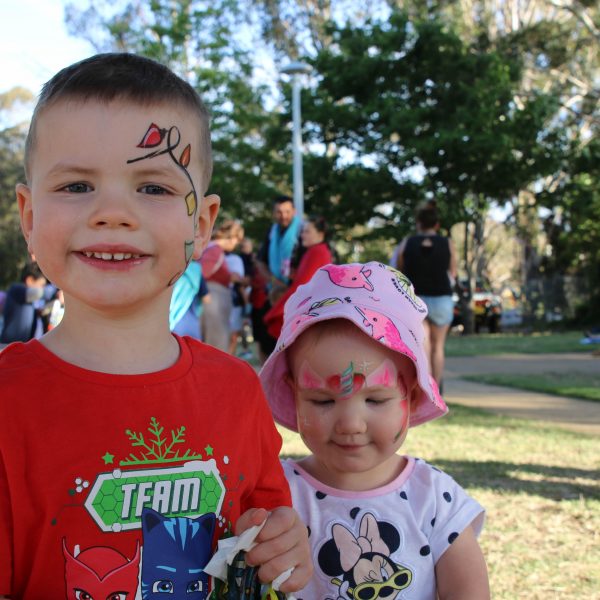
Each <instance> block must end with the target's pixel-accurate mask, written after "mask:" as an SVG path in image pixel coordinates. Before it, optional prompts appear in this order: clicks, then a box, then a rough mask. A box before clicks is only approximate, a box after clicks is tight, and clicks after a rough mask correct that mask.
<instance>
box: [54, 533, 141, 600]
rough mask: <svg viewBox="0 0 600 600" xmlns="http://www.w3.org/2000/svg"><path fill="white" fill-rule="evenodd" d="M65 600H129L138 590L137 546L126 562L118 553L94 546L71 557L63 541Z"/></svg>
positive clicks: (77, 551)
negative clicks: (133, 554)
mask: <svg viewBox="0 0 600 600" xmlns="http://www.w3.org/2000/svg"><path fill="white" fill-rule="evenodd" d="M63 554H64V556H65V582H66V584H67V600H133V598H135V594H136V590H137V587H138V571H139V566H140V546H139V544H137V546H136V549H135V556H134V557H133V558H132V559H131V560H128V559H127V558H126V557H125V556H123V555H122V554H121V553H120V552H117V551H116V550H114V549H113V548H107V547H105V546H95V547H92V548H87V549H85V550H84V551H83V552H79V547H78V546H75V549H74V551H73V554H71V553H70V552H69V550H68V549H67V543H66V541H65V540H64V539H63Z"/></svg>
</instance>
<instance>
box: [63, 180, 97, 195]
mask: <svg viewBox="0 0 600 600" xmlns="http://www.w3.org/2000/svg"><path fill="white" fill-rule="evenodd" d="M62 189H63V190H65V191H67V192H69V194H85V193H87V192H91V191H92V188H91V186H89V185H88V184H87V183H83V182H81V181H78V182H77V183H69V185H65V187H63V188H62Z"/></svg>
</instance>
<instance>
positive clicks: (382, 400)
mask: <svg viewBox="0 0 600 600" xmlns="http://www.w3.org/2000/svg"><path fill="white" fill-rule="evenodd" d="M390 400H391V398H378V397H374V398H372V397H370V398H367V399H366V402H367V404H375V405H383V404H386V403H387V402H389V401H390Z"/></svg>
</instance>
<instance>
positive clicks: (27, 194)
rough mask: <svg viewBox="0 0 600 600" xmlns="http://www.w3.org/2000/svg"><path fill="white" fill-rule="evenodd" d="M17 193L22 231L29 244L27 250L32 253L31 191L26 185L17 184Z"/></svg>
mask: <svg viewBox="0 0 600 600" xmlns="http://www.w3.org/2000/svg"><path fill="white" fill-rule="evenodd" d="M15 191H16V193H17V202H18V204H19V216H20V217H21V231H22V232H23V236H24V237H25V241H26V242H27V248H28V249H29V251H30V252H31V251H32V249H31V232H32V230H33V207H32V204H31V189H29V187H28V186H26V185H25V184H24V183H17V186H16V188H15Z"/></svg>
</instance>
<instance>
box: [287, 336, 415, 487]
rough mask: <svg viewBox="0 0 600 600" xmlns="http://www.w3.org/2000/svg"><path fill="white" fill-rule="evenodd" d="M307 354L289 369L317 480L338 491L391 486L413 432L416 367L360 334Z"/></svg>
mask: <svg viewBox="0 0 600 600" xmlns="http://www.w3.org/2000/svg"><path fill="white" fill-rule="evenodd" d="M307 334H308V335H310V334H311V332H310V330H308V331H307V333H306V334H303V335H307ZM301 348H305V349H306V350H305V351H303V350H300V351H297V352H294V353H292V354H291V357H292V359H291V362H290V367H291V370H292V374H293V382H294V387H295V394H296V412H297V419H298V431H299V432H300V435H301V436H302V439H303V440H304V442H305V444H306V445H307V446H308V447H309V448H310V450H311V451H312V453H313V455H314V459H315V462H314V463H313V464H314V465H315V467H316V472H313V475H315V476H316V477H317V478H318V479H319V480H320V481H322V482H324V483H327V484H328V485H331V486H333V487H337V488H340V489H354V490H365V489H374V488H376V487H380V486H382V485H385V484H387V483H389V481H391V480H392V479H394V478H395V477H396V476H397V475H398V468H399V466H400V465H401V464H402V463H401V461H400V457H398V456H397V455H396V451H397V450H398V449H399V448H400V446H401V445H402V443H403V441H404V439H405V437H406V432H407V429H408V418H409V411H410V396H411V392H412V389H413V387H414V384H415V372H414V367H413V365H412V363H411V362H410V360H409V359H407V358H404V357H401V356H399V355H398V354H397V353H395V352H392V351H391V350H388V349H387V348H385V347H384V346H382V345H381V344H379V343H377V342H375V341H373V340H371V339H370V338H369V337H368V336H366V335H364V334H363V333H360V332H358V334H348V333H337V334H328V333H326V332H325V333H323V334H322V335H321V336H320V337H319V338H318V340H312V341H311V340H310V339H308V340H302V346H301Z"/></svg>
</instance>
